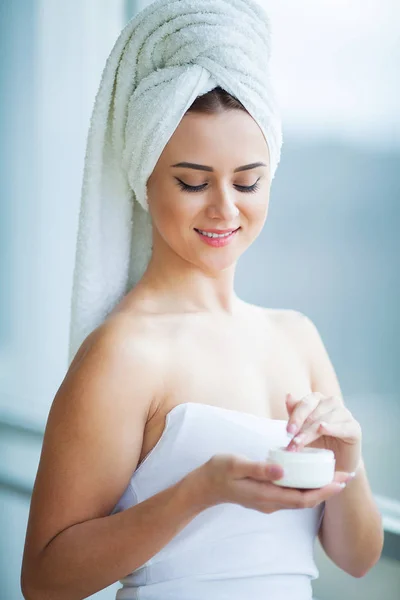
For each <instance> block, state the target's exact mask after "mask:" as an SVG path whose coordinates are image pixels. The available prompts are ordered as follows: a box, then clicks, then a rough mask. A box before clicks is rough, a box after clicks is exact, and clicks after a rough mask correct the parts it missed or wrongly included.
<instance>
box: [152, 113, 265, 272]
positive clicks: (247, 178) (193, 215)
mask: <svg viewBox="0 0 400 600" xmlns="http://www.w3.org/2000/svg"><path fill="white" fill-rule="evenodd" d="M183 162H185V163H192V164H195V165H203V168H202V169H200V168H189V167H187V166H184V165H182V166H176V165H178V164H179V163H183ZM254 163H263V165H259V166H256V167H253V168H248V169H245V170H239V171H236V172H235V170H237V169H238V168H240V167H243V166H244V165H251V164H254ZM186 186H190V187H186ZM196 188H197V189H196ZM269 192H270V166H269V152H268V145H267V143H266V142H265V139H264V136H263V134H262V132H261V130H260V128H259V127H258V125H257V123H256V122H255V121H254V119H253V118H252V117H251V116H250V115H248V114H247V113H245V112H244V111H241V110H229V111H223V112H220V113H218V114H212V115H205V114H200V113H191V112H189V113H187V114H186V115H185V116H184V117H183V119H182V120H181V122H180V123H179V125H178V127H177V128H176V130H175V131H174V133H173V135H172V136H171V138H170V140H169V141H168V143H167V145H166V146H165V148H164V150H163V152H162V154H161V156H160V158H159V160H158V162H157V164H156V166H155V168H154V170H153V173H152V174H151V176H150V177H149V179H148V182H147V195H148V204H149V211H150V214H151V217H152V222H153V252H156V251H162V252H164V253H165V251H166V250H168V249H171V250H172V251H173V252H174V253H176V254H177V255H179V256H180V257H181V258H182V259H183V260H185V261H188V262H190V263H191V264H193V266H196V267H198V268H200V269H202V270H206V271H207V272H218V271H220V270H222V269H226V268H228V267H230V266H231V265H232V264H234V263H235V262H236V261H237V259H238V258H239V256H240V255H241V254H242V253H243V252H244V251H245V250H246V249H247V248H248V247H249V246H250V245H251V244H252V242H253V241H254V240H255V239H256V238H257V236H258V235H259V233H260V231H261V230H262V228H263V225H264V223H265V220H266V217H267V214H268V205H269ZM238 227H240V229H239V230H238V232H237V233H235V234H233V235H232V236H231V237H230V238H229V242H228V243H227V244H226V245H223V246H214V245H210V244H208V243H206V242H205V240H208V239H209V238H208V237H206V238H204V237H203V236H201V234H200V233H198V231H196V230H202V231H204V230H205V231H209V230H227V229H228V230H233V229H237V228H238ZM165 245H167V247H168V248H166V246H165Z"/></svg>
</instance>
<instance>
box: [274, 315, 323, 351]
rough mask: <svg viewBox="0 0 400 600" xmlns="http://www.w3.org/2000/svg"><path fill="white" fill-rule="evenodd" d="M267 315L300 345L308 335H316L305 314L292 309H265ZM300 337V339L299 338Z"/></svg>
mask: <svg viewBox="0 0 400 600" xmlns="http://www.w3.org/2000/svg"><path fill="white" fill-rule="evenodd" d="M266 311H267V315H268V317H269V318H270V319H271V321H272V322H273V323H274V324H275V325H276V326H278V327H279V328H280V329H281V331H282V332H284V333H285V334H286V335H289V336H291V338H292V339H293V340H294V341H295V340H298V341H300V339H301V342H302V344H304V342H305V341H306V340H307V338H309V336H310V335H316V334H318V330H317V328H316V326H315V324H314V323H313V321H312V320H311V319H310V317H308V316H307V315H306V314H304V313H302V312H300V311H299V310H295V309H293V308H267V309H266ZM299 336H300V337H299Z"/></svg>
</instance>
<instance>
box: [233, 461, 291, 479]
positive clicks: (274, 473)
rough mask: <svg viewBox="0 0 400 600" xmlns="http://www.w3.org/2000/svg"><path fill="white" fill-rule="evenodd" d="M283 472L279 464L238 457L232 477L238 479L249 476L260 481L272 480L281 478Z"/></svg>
mask: <svg viewBox="0 0 400 600" xmlns="http://www.w3.org/2000/svg"><path fill="white" fill-rule="evenodd" d="M283 474H284V471H283V468H282V467H281V466H280V465H277V464H274V463H266V462H256V461H251V460H249V459H243V458H238V459H237V460H236V464H235V473H234V477H235V478H238V479H241V478H243V477H250V478H252V479H257V480H260V481H274V480H277V479H281V478H282V477H283Z"/></svg>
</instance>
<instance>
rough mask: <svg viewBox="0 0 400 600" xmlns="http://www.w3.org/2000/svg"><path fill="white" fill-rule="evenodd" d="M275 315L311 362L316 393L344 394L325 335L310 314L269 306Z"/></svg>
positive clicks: (283, 330)
mask: <svg viewBox="0 0 400 600" xmlns="http://www.w3.org/2000/svg"><path fill="white" fill-rule="evenodd" d="M269 310H270V311H271V312H270V315H271V318H272V319H273V320H274V322H275V323H276V324H278V326H279V328H280V329H281V331H282V332H284V333H285V335H287V336H288V337H289V338H290V340H291V341H292V343H293V344H295V345H296V347H297V348H298V351H299V352H300V353H301V355H302V356H303V357H304V360H305V361H306V364H307V365H308V368H309V372H310V379H311V388H312V391H313V392H320V393H322V394H324V395H328V396H331V395H336V396H340V397H342V391H341V388H340V384H339V380H338V377H337V374H336V371H335V368H334V366H333V364H332V361H331V358H330V356H329V354H328V350H327V347H326V345H325V342H324V340H323V337H322V335H321V333H320V331H319V329H318V327H317V325H316V324H315V323H314V321H313V320H312V319H311V318H310V317H309V316H308V315H306V314H304V313H302V312H300V311H298V310H294V309H269Z"/></svg>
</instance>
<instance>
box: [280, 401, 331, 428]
mask: <svg viewBox="0 0 400 600" xmlns="http://www.w3.org/2000/svg"><path fill="white" fill-rule="evenodd" d="M322 398H323V396H322V394H319V393H318V392H317V393H315V394H308V395H307V396H304V397H303V398H302V399H301V400H299V401H298V402H296V404H295V406H294V408H293V411H292V413H291V415H290V417H289V420H288V423H287V427H286V429H287V431H288V433H293V434H294V435H295V434H296V433H297V432H298V431H299V430H300V428H301V427H302V425H303V423H304V421H305V419H306V418H307V417H308V415H309V414H311V413H312V411H313V410H314V409H315V408H316V407H317V406H318V404H319V403H320V401H321V399H322Z"/></svg>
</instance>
